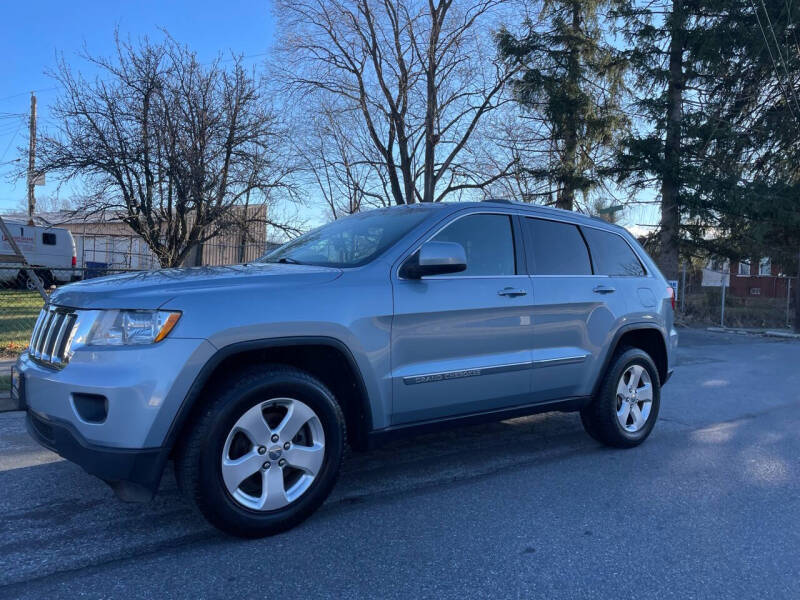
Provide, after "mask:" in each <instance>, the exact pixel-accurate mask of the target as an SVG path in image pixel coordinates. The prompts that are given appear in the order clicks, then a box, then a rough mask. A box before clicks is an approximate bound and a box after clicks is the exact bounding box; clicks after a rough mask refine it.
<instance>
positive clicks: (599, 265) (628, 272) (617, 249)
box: [583, 227, 644, 277]
mask: <svg viewBox="0 0 800 600" xmlns="http://www.w3.org/2000/svg"><path fill="white" fill-rule="evenodd" d="M583 235H584V236H585V237H586V241H587V242H588V243H589V249H590V250H591V252H592V260H593V261H594V272H595V273H596V274H598V275H613V276H620V275H622V276H629V277H642V276H643V275H644V268H643V267H642V263H641V262H639V259H638V258H637V257H636V254H634V252H633V250H631V247H630V246H629V245H628V242H626V241H625V240H624V239H622V237H621V236H619V235H617V234H616V233H611V232H609V231H602V230H600V229H594V228H592V227H584V228H583Z"/></svg>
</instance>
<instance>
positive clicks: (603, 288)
mask: <svg viewBox="0 0 800 600" xmlns="http://www.w3.org/2000/svg"><path fill="white" fill-rule="evenodd" d="M592 291H593V292H594V293H595V294H611V293H613V292H616V291H617V288H613V287H611V286H610V285H596V286H594V289H593V290H592Z"/></svg>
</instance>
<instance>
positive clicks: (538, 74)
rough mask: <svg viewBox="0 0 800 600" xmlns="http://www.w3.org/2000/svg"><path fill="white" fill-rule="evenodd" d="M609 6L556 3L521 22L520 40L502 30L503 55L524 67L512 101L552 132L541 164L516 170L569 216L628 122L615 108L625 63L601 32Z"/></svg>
mask: <svg viewBox="0 0 800 600" xmlns="http://www.w3.org/2000/svg"><path fill="white" fill-rule="evenodd" d="M609 4H610V3H609V2H608V1H602V0H588V1H587V0H554V1H551V2H547V3H546V4H545V6H544V8H543V12H542V14H541V19H540V20H539V21H538V22H537V23H533V22H532V21H531V20H527V21H526V22H525V24H524V30H525V31H524V34H523V35H520V36H517V35H514V34H512V33H511V32H510V31H508V30H507V29H504V30H502V31H501V32H500V33H499V35H498V47H499V50H500V53H501V55H502V56H504V57H505V58H506V59H507V60H509V61H511V62H514V63H519V64H521V65H522V71H521V75H520V76H519V77H518V78H517V79H516V80H515V81H514V82H513V93H514V97H515V99H516V101H517V102H518V103H519V104H520V105H521V106H522V107H523V108H524V109H526V110H527V111H529V112H530V113H533V114H536V115H538V116H540V117H541V119H542V120H543V121H544V123H545V124H546V125H547V126H548V127H549V135H548V138H549V139H547V140H546V143H547V144H548V145H549V147H550V149H551V150H552V151H551V152H550V153H549V154H550V158H549V159H548V161H547V162H546V164H545V165H543V166H538V165H530V164H523V165H522V167H521V168H522V169H524V170H525V171H526V173H527V174H528V175H530V176H532V177H533V178H535V179H538V180H542V181H547V182H550V183H552V184H553V185H554V186H555V195H556V198H555V205H556V206H557V207H559V208H564V209H567V210H573V208H574V207H575V200H576V196H577V195H578V194H582V195H583V196H584V197H585V196H586V195H587V194H588V193H589V192H590V191H591V190H592V189H594V188H595V187H596V186H598V185H599V184H600V182H601V178H602V176H601V174H600V172H601V171H602V167H603V165H602V164H601V163H602V160H603V158H604V157H606V156H607V155H608V150H609V149H610V148H611V147H612V145H613V142H614V139H615V138H616V137H617V136H618V134H619V132H620V131H621V128H622V127H623V126H624V124H625V118H624V116H623V115H622V113H621V111H620V106H619V100H620V96H621V84H622V78H623V73H624V69H625V63H624V61H623V60H622V59H621V56H620V53H619V52H618V51H617V50H616V49H615V48H614V47H613V46H612V45H611V44H610V43H609V42H608V41H607V39H606V37H605V33H604V30H603V28H602V26H603V25H608V24H609V22H608V21H607V19H606V18H605V16H604V15H602V14H601V11H602V10H604V9H606V8H607V7H608V6H609Z"/></svg>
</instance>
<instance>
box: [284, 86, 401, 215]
mask: <svg viewBox="0 0 800 600" xmlns="http://www.w3.org/2000/svg"><path fill="white" fill-rule="evenodd" d="M330 100H331V102H329V103H324V104H319V105H317V106H316V109H315V110H314V111H305V110H304V111H303V112H304V114H303V115H302V116H299V117H297V118H296V119H294V120H295V121H296V122H297V123H298V127H297V129H296V135H295V136H294V139H295V143H294V146H295V151H296V153H297V155H298V156H299V157H300V158H301V164H302V167H303V171H304V173H305V174H306V176H307V177H306V178H307V179H309V180H310V183H311V184H312V185H313V186H315V187H316V189H318V190H319V193H320V195H321V197H322V199H323V200H324V201H325V204H326V206H327V210H328V213H329V215H330V216H331V217H332V218H333V219H338V218H339V217H340V216H344V215H349V214H353V213H356V212H359V211H360V210H362V208H364V207H367V206H387V205H388V203H389V196H387V195H386V193H385V192H386V190H385V186H384V182H385V177H382V175H383V174H384V171H382V163H381V160H380V157H379V156H378V155H377V152H376V151H375V149H374V146H372V145H371V144H370V143H369V141H368V134H367V133H366V131H365V130H364V127H363V122H362V121H361V120H360V119H359V118H358V114H357V112H356V111H354V110H353V109H351V108H347V107H346V106H338V105H337V104H339V105H341V104H342V103H341V102H339V103H336V101H335V99H333V98H331V99H330Z"/></svg>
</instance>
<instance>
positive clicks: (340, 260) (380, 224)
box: [257, 206, 431, 267]
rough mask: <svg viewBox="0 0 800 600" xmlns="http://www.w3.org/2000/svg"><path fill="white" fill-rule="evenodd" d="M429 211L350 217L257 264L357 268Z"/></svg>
mask: <svg viewBox="0 0 800 600" xmlns="http://www.w3.org/2000/svg"><path fill="white" fill-rule="evenodd" d="M430 210H431V209H428V208H423V207H417V206H414V207H411V206H404V207H397V208H391V209H376V210H370V211H366V212H363V213H357V214H355V215H350V216H349V217H344V218H342V219H339V220H338V221H334V222H333V223H328V224H327V225H323V226H322V227H319V228H317V229H314V230H313V231H309V232H308V233H306V234H303V235H301V236H300V237H298V238H297V239H294V240H292V241H291V242H289V243H287V244H284V245H283V246H281V247H280V248H277V249H275V250H273V251H272V252H269V253H268V254H266V255H264V256H262V257H261V258H259V259H258V261H257V262H277V263H294V264H303V265H316V266H323V267H359V266H361V265H365V264H367V263H368V262H370V261H371V260H373V259H374V258H376V257H377V256H378V255H380V254H381V253H383V252H384V251H385V250H387V249H388V248H389V247H390V246H392V245H393V244H395V243H396V242H398V241H399V240H400V238H402V237H403V236H404V235H405V234H407V233H408V232H410V231H411V230H412V229H413V228H414V227H416V226H417V225H419V224H420V223H422V221H423V220H424V219H425V218H427V217H428V216H429V215H430V214H431V213H430Z"/></svg>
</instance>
